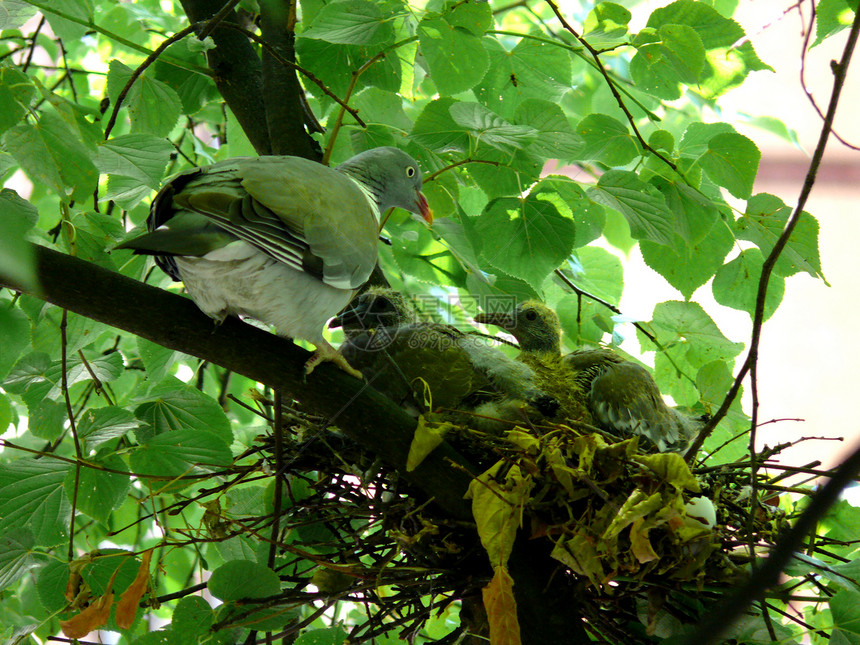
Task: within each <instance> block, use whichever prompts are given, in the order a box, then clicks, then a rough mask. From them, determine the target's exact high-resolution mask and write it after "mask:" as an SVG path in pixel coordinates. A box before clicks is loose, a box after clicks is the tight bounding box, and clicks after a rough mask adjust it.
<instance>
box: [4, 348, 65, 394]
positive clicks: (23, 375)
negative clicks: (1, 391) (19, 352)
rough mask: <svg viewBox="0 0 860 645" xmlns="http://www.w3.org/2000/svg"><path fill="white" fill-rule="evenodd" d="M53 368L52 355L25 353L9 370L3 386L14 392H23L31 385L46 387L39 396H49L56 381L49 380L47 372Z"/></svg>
mask: <svg viewBox="0 0 860 645" xmlns="http://www.w3.org/2000/svg"><path fill="white" fill-rule="evenodd" d="M50 368H51V357H50V356H48V355H47V354H44V353H42V352H31V353H29V354H25V355H24V356H22V357H21V358H20V359H18V362H17V363H15V366H14V367H13V368H12V370H11V371H10V372H9V375H8V376H7V377H6V380H5V381H4V382H3V387H4V388H5V389H6V390H7V391H8V392H12V393H13V394H23V393H24V392H25V391H26V390H27V388H29V387H31V386H39V387H41V388H44V391H43V392H40V394H39V396H40V398H42V397H43V396H47V394H48V392H49V391H50V389H51V388H52V387H53V386H54V383H50V382H47V378H46V375H47V372H48V370H49V369H50Z"/></svg>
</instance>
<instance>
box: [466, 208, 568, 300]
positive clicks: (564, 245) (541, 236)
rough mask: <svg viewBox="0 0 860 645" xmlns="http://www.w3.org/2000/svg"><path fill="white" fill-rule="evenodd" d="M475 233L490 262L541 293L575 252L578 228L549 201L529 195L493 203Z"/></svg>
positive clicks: (486, 258)
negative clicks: (542, 285)
mask: <svg viewBox="0 0 860 645" xmlns="http://www.w3.org/2000/svg"><path fill="white" fill-rule="evenodd" d="M475 232H476V234H477V235H478V236H480V237H481V240H482V243H483V257H484V259H485V260H486V261H487V262H489V263H490V264H491V265H492V266H494V267H496V268H497V269H499V270H501V271H504V272H505V273H507V274H508V275H511V276H514V277H516V278H521V279H523V280H525V281H526V282H528V283H529V284H530V285H531V286H532V287H534V288H535V290H538V291H539V290H540V286H541V284H542V283H543V281H544V279H545V278H546V277H547V276H548V275H549V274H550V273H551V272H552V271H553V270H554V269H556V268H557V267H558V266H559V265H560V264H561V263H562V262H563V261H564V259H565V258H566V257H568V256H569V255H570V253H571V251H572V250H573V242H574V239H575V235H576V227H575V226H574V223H573V221H572V220H570V219H568V218H566V217H563V216H562V215H561V214H560V213H559V212H558V210H557V209H556V208H555V206H553V205H552V204H551V203H550V202H548V201H542V200H539V199H536V198H535V197H533V196H532V195H529V196H528V197H526V198H525V199H517V198H510V197H505V198H501V199H497V200H494V201H492V202H490V203H489V204H488V205H487V208H486V209H485V210H484V213H483V214H482V215H481V218H480V219H479V220H478V223H477V226H476V229H475Z"/></svg>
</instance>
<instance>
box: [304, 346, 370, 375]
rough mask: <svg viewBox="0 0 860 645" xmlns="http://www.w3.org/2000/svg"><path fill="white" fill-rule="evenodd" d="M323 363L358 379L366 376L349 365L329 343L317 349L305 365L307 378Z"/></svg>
mask: <svg viewBox="0 0 860 645" xmlns="http://www.w3.org/2000/svg"><path fill="white" fill-rule="evenodd" d="M323 361H329V362H331V363H334V364H335V365H337V366H338V367H339V368H340V369H342V370H343V371H344V372H346V373H347V374H349V375H350V376H354V377H355V378H357V379H364V375H363V374H362V373H361V372H359V371H358V370H357V369H355V368H354V367H352V365H350V364H349V363H347V361H346V359H345V358H344V357H343V355H342V354H341V353H340V352H338V351H337V350H336V349H335V348H334V347H332V346H331V345H329V344H328V343H325V345H322V344H321V345H319V346H318V347H317V351H315V352H314V355H313V356H311V357H310V359H309V360H308V362H307V363H305V376H307V375H308V374H310V373H311V372H313V371H314V368H315V367H316V366H317V365H319V364H320V363H322V362H323Z"/></svg>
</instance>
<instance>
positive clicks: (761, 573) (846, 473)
mask: <svg viewBox="0 0 860 645" xmlns="http://www.w3.org/2000/svg"><path fill="white" fill-rule="evenodd" d="M858 15H860V14H858ZM855 23H857V21H855ZM858 473H860V447H858V448H857V449H855V450H854V452H853V453H852V454H851V455H850V456H849V457H848V458H847V459H846V460H845V461H844V462H842V464H841V465H840V466H839V468H838V469H837V470H836V472H835V473H834V475H833V478H832V479H830V481H828V482H827V483H826V484H825V485H824V486H823V487H822V488H821V489H820V490H819V491H818V492H817V493H816V494H815V495H814V496H813V498H812V500H811V501H810V503H809V505H808V506H807V507H806V510H805V511H804V512H803V513H802V514H801V515H800V517H799V518H798V519H797V521H796V522H795V524H794V526H792V527H791V528H790V529H789V530H788V531H787V532H786V533H785V535H784V536H783V537H782V538H781V539H780V540H779V542H777V544H776V546H775V547H774V548H773V549H772V550H771V551H770V553H769V555H768V557H767V559H766V561H765V563H764V564H763V565H762V566H760V567H759V568H757V569H756V570H755V574H754V575H752V576H750V577H749V579H748V580H747V582H746V583H744V584H743V585H742V586H741V587H740V588H739V589H738V590H737V591H736V592H735V593H734V594H732V595H731V596H729V597H728V598H726V599H725V600H723V601H722V602H720V603H719V604H718V605H717V606H716V607H715V610H714V611H713V612H712V613H710V614H708V615H706V617H705V618H704V620H702V621H701V622H700V623H699V625H698V627H697V628H696V631H695V632H694V633H693V634H692V635H691V636H690V637H689V638H688V639H686V640H685V641H684V643H685V645H711V644H712V643H717V642H720V636H722V635H723V633H724V632H725V631H726V630H727V629H728V628H729V627H731V625H732V624H733V623H734V622H735V621H736V620H737V619H738V618H739V617H740V616H741V614H743V612H744V611H746V609H747V608H748V607H749V605H750V604H751V603H752V602H754V601H755V600H756V599H758V598H759V597H760V596H761V595H762V594H763V593H764V592H765V591H767V590H768V589H769V588H771V587H772V586H774V585H775V584H777V583H778V582H779V575H780V573H781V572H782V570H783V569H784V568H785V567H786V566H787V565H788V563H789V562H790V561H791V559H792V558H793V557H794V553H795V552H796V551H798V550H799V549H800V548H801V546H802V545H803V542H804V540H805V539H806V537H807V536H808V535H809V534H810V533H812V532H813V531H814V530H815V527H816V526H817V525H818V522H819V521H820V520H821V519H822V518H823V517H824V515H825V514H826V513H827V511H828V510H829V509H830V507H831V506H832V505H833V504H835V503H836V502H837V501H838V499H839V497H840V495H841V493H842V490H843V489H844V488H845V487H846V486H847V485H848V484H849V483H850V482H851V481H853V480H854V478H855V477H856V476H857V474H858Z"/></svg>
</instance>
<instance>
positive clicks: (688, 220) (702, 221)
mask: <svg viewBox="0 0 860 645" xmlns="http://www.w3.org/2000/svg"><path fill="white" fill-rule="evenodd" d="M649 183H650V184H651V185H653V186H655V187H656V188H657V190H659V191H660V193H661V194H662V195H663V198H664V199H665V200H666V204H667V205H668V206H669V208H670V209H671V211H672V212H673V213H674V214H675V223H674V226H673V228H674V231H675V233H677V234H678V235H680V236H681V237H682V238H684V240H686V241H687V242H690V243H698V242H702V241H703V240H704V239H705V237H706V236H707V235H709V234H710V233H711V231H712V229H713V227H714V224H715V223H716V221H717V218H718V217H719V211H718V210H717V207H716V206H715V205H714V202H712V201H711V200H710V199H708V198H707V197H705V196H704V195H703V194H702V193H701V192H700V191H698V190H696V189H695V188H692V187H690V186H688V185H687V184H685V183H683V182H680V181H678V182H672V181H667V180H665V179H663V178H662V177H659V176H655V177H652V178H651V180H650V182H649Z"/></svg>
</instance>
